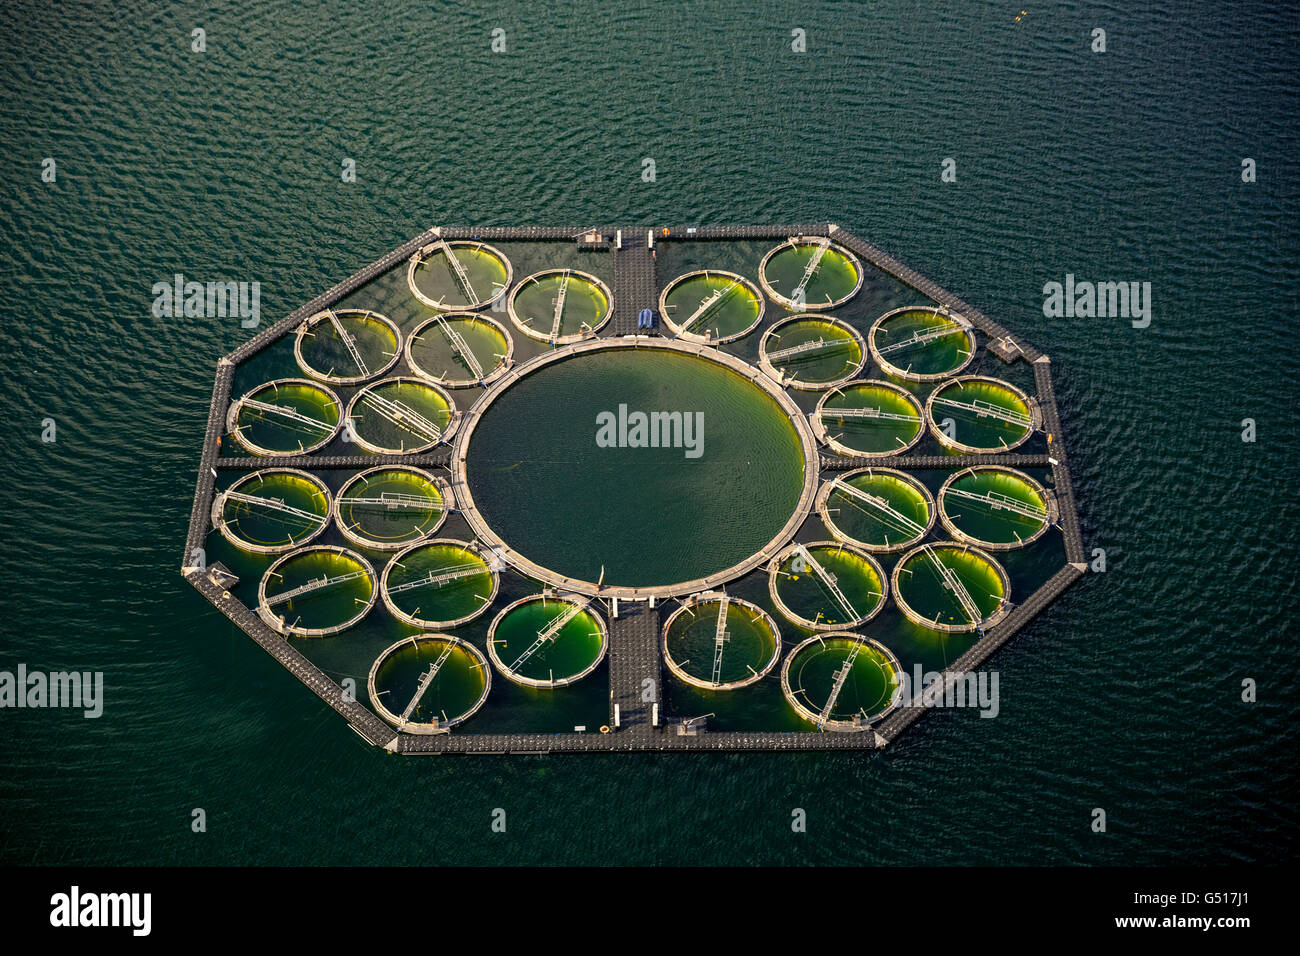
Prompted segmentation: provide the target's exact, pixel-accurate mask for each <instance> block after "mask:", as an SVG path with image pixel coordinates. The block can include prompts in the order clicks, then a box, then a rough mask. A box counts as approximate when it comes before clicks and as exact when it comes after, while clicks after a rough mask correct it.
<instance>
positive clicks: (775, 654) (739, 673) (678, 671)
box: [663, 593, 781, 690]
mask: <svg viewBox="0 0 1300 956" xmlns="http://www.w3.org/2000/svg"><path fill="white" fill-rule="evenodd" d="M663 655H664V663H665V664H667V665H668V670H670V671H671V672H672V674H673V676H674V677H676V678H677V679H678V680H680V681H683V682H685V683H687V684H690V685H692V686H693V687H699V688H701V689H703V690H738V689H739V688H741V687H748V686H749V685H750V684H754V683H757V682H758V681H760V680H762V679H763V678H764V677H766V676H767V675H768V674H769V673H771V671H772V668H774V667H775V666H776V662H777V661H778V660H779V659H780V657H781V632H780V631H779V630H778V629H777V626H776V621H774V620H772V617H771V615H770V614H768V613H767V612H766V611H764V610H763V609H762V608H761V607H759V606H758V605H757V604H752V603H750V602H749V601H742V600H741V599H740V598H733V597H728V596H727V595H726V594H714V593H706V594H694V595H691V597H689V598H687V599H686V600H685V601H684V602H682V606H681V607H679V608H678V609H677V610H675V611H673V613H672V614H671V615H670V616H669V618H668V620H667V621H666V622H665V623H664V628H663Z"/></svg>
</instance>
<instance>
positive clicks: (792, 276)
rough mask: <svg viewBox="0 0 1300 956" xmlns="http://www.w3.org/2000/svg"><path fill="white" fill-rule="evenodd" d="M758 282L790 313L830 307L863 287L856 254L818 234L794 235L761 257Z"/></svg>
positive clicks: (770, 296)
mask: <svg viewBox="0 0 1300 956" xmlns="http://www.w3.org/2000/svg"><path fill="white" fill-rule="evenodd" d="M758 281H759V282H760V283H761V284H762V286H763V291H764V292H766V293H767V296H768V298H770V299H771V300H772V301H773V302H776V303H777V304H779V305H782V306H784V307H785V308H787V309H789V310H790V311H791V312H813V311H820V310H822V309H833V308H835V307H836V306H837V305H842V304H843V303H845V302H847V301H849V299H851V298H853V297H854V296H855V295H857V294H858V290H859V289H861V288H862V265H861V263H859V262H858V257H857V256H855V255H854V254H853V253H851V252H849V250H847V249H845V248H844V247H843V246H841V245H839V244H838V243H834V242H831V240H829V239H827V238H824V237H821V236H793V237H791V238H790V239H787V240H786V241H785V242H783V243H781V245H779V246H777V247H776V248H775V249H772V250H770V251H769V252H768V253H767V255H765V256H763V261H762V263H761V264H760V265H759V267H758Z"/></svg>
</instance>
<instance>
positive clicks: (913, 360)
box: [867, 306, 975, 382]
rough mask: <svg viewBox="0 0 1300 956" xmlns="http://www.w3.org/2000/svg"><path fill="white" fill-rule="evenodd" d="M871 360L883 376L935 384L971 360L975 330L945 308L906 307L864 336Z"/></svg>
mask: <svg viewBox="0 0 1300 956" xmlns="http://www.w3.org/2000/svg"><path fill="white" fill-rule="evenodd" d="M867 344H868V345H869V346H870V347H871V357H872V358H873V359H875V362H876V364H877V365H879V366H880V367H881V369H882V370H883V371H884V372H885V374H887V375H893V376H895V377H897V378H902V379H907V380H908V381H911V382H937V381H939V380H940V379H943V378H948V377H949V376H951V375H956V374H957V373H958V372H960V371H961V370H962V369H964V368H965V367H966V366H967V365H969V364H970V362H971V359H973V358H974V357H975V330H974V328H973V327H972V326H971V324H970V322H968V321H966V319H965V318H963V317H962V316H960V315H956V314H953V313H950V312H949V311H948V310H947V308H944V307H939V308H931V307H929V306H926V307H916V306H908V307H906V308H902V309H894V310H892V311H890V312H886V313H885V314H884V315H882V316H881V317H880V318H878V319H876V321H875V323H874V324H873V325H872V326H871V331H870V332H868V333H867Z"/></svg>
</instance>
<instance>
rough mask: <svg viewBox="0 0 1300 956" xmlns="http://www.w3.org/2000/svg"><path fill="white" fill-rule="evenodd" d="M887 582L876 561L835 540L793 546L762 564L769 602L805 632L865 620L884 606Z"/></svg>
mask: <svg viewBox="0 0 1300 956" xmlns="http://www.w3.org/2000/svg"><path fill="white" fill-rule="evenodd" d="M887 580H888V579H887V578H886V577H885V571H884V569H883V568H882V567H881V566H880V562H879V561H877V560H876V559H875V558H873V557H872V556H871V555H869V554H867V553H866V552H865V551H861V550H859V549H857V548H854V547H851V546H849V545H846V544H842V543H841V542H839V541H818V542H815V543H813V544H798V543H796V544H793V545H791V546H790V547H789V548H787V549H786V550H785V551H784V552H782V553H781V554H778V555H776V556H775V557H773V558H772V560H771V562H770V563H769V564H768V566H767V590H768V594H770V595H771V597H772V603H773V604H775V605H776V607H777V609H778V610H779V611H780V612H781V613H782V614H784V615H785V616H786V617H787V618H789V619H790V620H791V621H793V622H794V623H795V624H797V625H799V626H800V627H802V628H805V629H807V630H810V631H837V630H844V629H845V628H850V627H858V626H859V625H862V624H865V623H866V622H867V621H869V620H871V619H872V618H873V617H875V616H876V615H877V614H879V613H880V609H881V608H883V607H884V606H885V595H886V592H887V590H888V585H887V583H886V582H887Z"/></svg>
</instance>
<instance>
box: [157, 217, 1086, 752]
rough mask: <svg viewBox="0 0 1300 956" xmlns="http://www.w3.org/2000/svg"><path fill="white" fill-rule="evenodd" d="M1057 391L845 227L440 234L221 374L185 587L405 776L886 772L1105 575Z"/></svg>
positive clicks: (346, 286) (979, 324)
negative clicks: (625, 764) (590, 760)
mask: <svg viewBox="0 0 1300 956" xmlns="http://www.w3.org/2000/svg"><path fill="white" fill-rule="evenodd" d="M1050 368H1051V366H1050V362H1049V361H1048V358H1047V356H1046V355H1044V354H1043V353H1041V352H1040V351H1038V350H1037V349H1036V348H1034V347H1033V346H1032V345H1030V344H1029V343H1027V342H1025V341H1024V340H1023V339H1020V338H1019V337H1018V336H1016V335H1014V334H1012V333H1011V332H1008V331H1007V330H1006V329H1005V328H1003V327H1002V326H1000V325H998V324H997V323H995V322H994V321H992V320H991V319H989V318H988V317H987V316H985V315H983V314H982V313H980V312H979V311H977V310H975V309H973V308H972V307H971V306H969V305H967V304H966V303H964V302H962V301H960V300H959V299H956V298H955V297H953V296H952V295H950V294H949V293H947V292H945V291H944V290H943V289H942V288H940V287H939V286H937V285H935V284H934V283H933V282H931V281H930V280H928V279H926V278H924V277H922V276H920V275H918V274H917V273H915V272H913V271H912V270H910V269H908V268H907V267H906V266H903V265H902V264H901V263H899V262H898V261H897V260H895V259H893V258H891V257H890V256H888V255H886V254H885V253H883V252H881V251H880V250H879V249H877V248H875V247H874V246H871V245H870V244H868V243H866V242H864V241H863V240H861V239H859V238H858V237H856V236H854V235H852V234H850V233H848V232H847V231H845V230H843V229H840V228H839V227H837V226H834V225H830V224H816V225H801V226H786V227H769V226H755V227H749V226H744V227H703V226H695V227H672V226H669V227H662V226H661V227H655V228H648V227H633V226H622V227H618V226H615V227H595V228H588V229H578V228H574V229H551V228H539V227H526V228H495V227H494V228H478V229H474V228H435V229H432V230H430V231H429V232H427V233H425V234H423V235H421V236H419V237H417V238H415V239H413V240H412V241H411V242H409V243H407V244H406V245H404V246H403V247H401V248H400V249H397V250H394V251H393V252H392V253H390V254H388V255H386V256H384V257H383V258H382V259H380V260H379V261H377V262H375V263H373V264H371V265H370V266H367V267H366V268H365V269H363V270H361V271H360V272H358V273H357V274H356V275H354V276H352V277H351V278H349V279H347V280H346V281H344V282H342V283H340V284H339V285H337V286H335V287H333V288H332V289H330V290H329V291H328V292H326V293H324V294H322V295H321V296H319V297H318V298H317V299H315V300H314V301H312V302H310V303H308V304H307V305H305V306H304V307H303V308H301V309H299V310H297V311H296V312H295V313H293V314H292V315H290V316H288V317H287V318H286V319H284V320H283V321H282V322H279V323H277V324H276V325H274V326H272V327H270V328H268V329H266V330H264V331H262V332H261V333H260V334H258V335H256V336H255V337H254V338H252V339H251V340H250V341H248V342H246V343H245V344H243V345H241V346H240V347H239V348H237V349H236V350H235V351H234V352H233V353H231V354H230V355H229V356H227V357H225V358H223V359H221V360H220V361H219V362H218V365H217V380H216V386H215V389H214V392H213V398H212V404H211V409H210V414H209V419H208V428H207V433H206V435H205V438H204V445H203V453H202V459H201V464H200V469H199V479H198V487H197V490H196V496H195V501H194V509H193V512H192V515H191V521H190V528H189V534H188V538H187V541H186V546H185V555H184V561H183V564H182V573H183V574H184V576H185V577H186V579H187V580H188V581H190V583H191V584H193V585H194V587H196V588H197V589H198V590H199V591H200V592H201V593H203V594H204V595H205V596H206V597H207V598H208V599H209V600H210V601H211V602H212V604H213V605H214V606H215V607H216V608H217V609H218V610H220V611H221V612H222V613H224V614H225V615H226V616H227V617H228V618H229V619H230V620H231V621H233V622H234V623H235V624H236V625H237V626H238V627H239V628H240V629H241V630H242V631H244V632H245V633H246V634H248V635H249V636H250V637H252V638H253V639H254V640H255V641H257V643H258V644H259V645H260V646H262V647H263V648H264V649H265V650H266V651H267V652H268V653H270V654H272V655H273V656H274V657H275V658H276V659H277V660H279V661H280V662H281V663H282V664H283V665H284V666H285V667H286V668H287V669H288V670H289V671H290V672H291V673H293V674H294V675H295V676H297V677H298V678H299V679H300V680H301V681H302V683H303V684H304V685H305V686H306V687H307V688H308V689H309V690H310V691H311V692H312V693H314V694H315V695H316V696H317V697H318V698H319V699H320V700H321V701H323V702H324V703H325V704H326V705H327V706H329V707H331V708H333V709H334V710H335V711H337V712H338V713H339V714H341V715H342V716H343V717H344V718H345V720H346V722H347V724H348V725H349V726H350V727H351V728H352V729H353V730H354V731H356V732H357V733H358V734H359V735H360V736H361V737H362V738H364V739H365V740H366V741H367V742H369V743H371V744H374V745H376V746H379V747H382V748H384V749H386V750H388V751H391V752H394V753H403V754H439V753H538V752H572V751H610V750H621V751H631V750H686V751H694V750H799V749H860V750H874V749H878V748H881V747H884V746H887V745H888V744H889V743H890V742H891V741H893V740H895V739H896V738H897V737H898V736H899V735H900V734H902V733H903V732H904V731H905V730H906V729H907V728H908V727H909V726H910V725H911V724H912V723H913V722H914V721H915V720H916V719H917V718H918V717H919V716H920V715H921V714H922V713H924V711H925V709H926V707H925V706H924V704H923V703H921V697H920V696H919V695H920V691H921V689H919V688H913V689H912V690H914V691H916V693H917V695H918V696H917V697H916V698H912V697H909V696H908V694H907V693H905V692H904V690H905V689H906V686H907V682H906V681H905V680H903V679H902V678H903V675H905V674H910V673H911V672H912V671H913V669H914V668H918V667H919V668H920V669H921V670H923V671H938V672H943V673H946V674H948V675H956V674H961V673H966V672H969V671H971V670H974V669H976V668H978V667H980V666H982V665H984V663H985V662H986V661H987V660H988V659H989V658H990V656H992V655H993V654H994V653H995V652H996V651H997V650H998V649H999V648H1000V647H1001V646H1002V645H1003V644H1005V643H1006V642H1007V641H1008V640H1009V639H1010V638H1011V637H1012V636H1013V635H1014V634H1016V633H1017V632H1018V631H1019V630H1020V629H1021V628H1022V627H1024V626H1025V625H1026V624H1027V623H1028V622H1029V621H1030V620H1032V619H1033V618H1034V617H1035V615H1037V614H1038V613H1039V612H1040V611H1042V610H1043V609H1044V608H1045V607H1046V606H1047V605H1048V604H1050V603H1051V601H1052V600H1054V599H1055V598H1056V597H1057V596H1058V595H1059V594H1061V593H1062V592H1063V591H1064V590H1065V589H1066V588H1067V587H1068V586H1069V585H1070V584H1072V583H1073V582H1074V581H1075V580H1077V579H1078V578H1079V576H1080V575H1081V574H1082V573H1083V572H1084V570H1085V568H1086V565H1085V563H1084V557H1083V545H1082V542H1081V538H1080V533H1079V524H1078V518H1077V515H1076V512H1075V505H1074V500H1073V496H1072V494H1071V491H1070V479H1069V471H1068V466H1067V461H1068V458H1067V454H1066V449H1065V447H1064V446H1063V443H1062V437H1061V422H1060V418H1059V412H1058V410H1057V403H1056V398H1055V393H1054V389H1053V383H1052V376H1051V371H1050ZM494 678H495V679H494Z"/></svg>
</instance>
